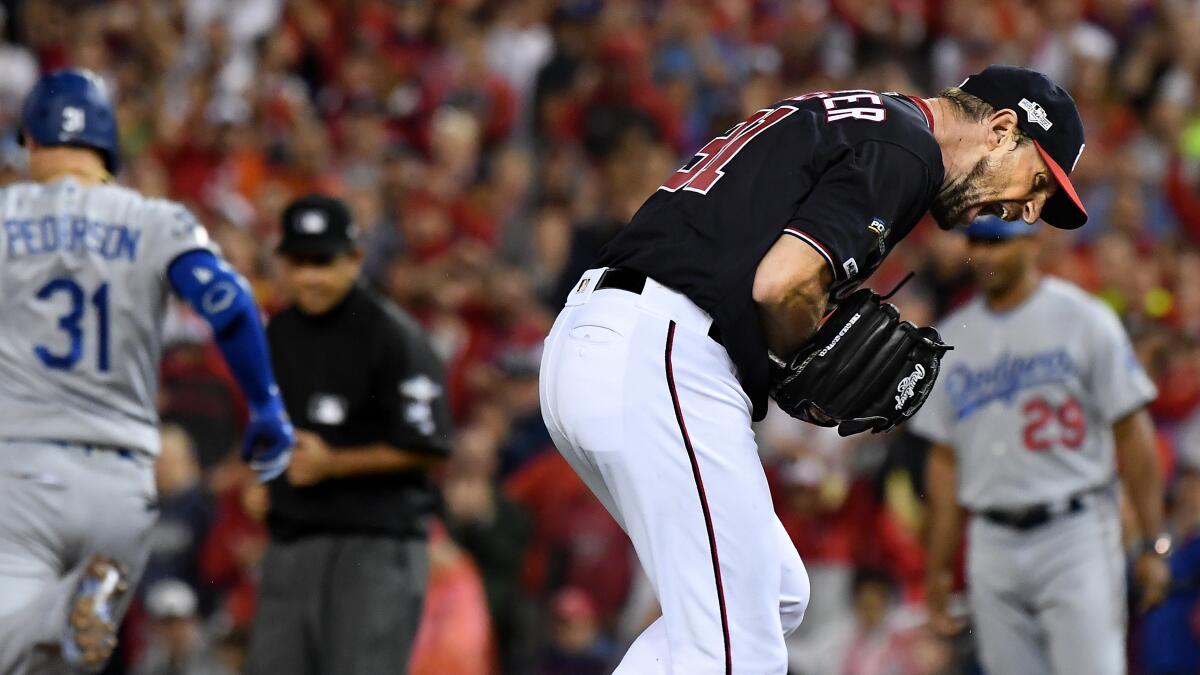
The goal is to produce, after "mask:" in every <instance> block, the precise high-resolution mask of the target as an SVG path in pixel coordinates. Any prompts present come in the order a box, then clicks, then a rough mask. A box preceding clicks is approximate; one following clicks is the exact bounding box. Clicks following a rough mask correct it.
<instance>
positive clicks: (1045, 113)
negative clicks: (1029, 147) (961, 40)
mask: <svg viewBox="0 0 1200 675" xmlns="http://www.w3.org/2000/svg"><path fill="white" fill-rule="evenodd" d="M959 89H962V90H963V91H965V92H967V93H968V94H971V95H972V96H976V97H978V98H980V99H982V100H983V101H985V102H987V103H988V104H989V105H991V106H992V107H993V108H995V109H996V110H1003V109H1009V110H1012V111H1013V112H1015V113H1017V127H1018V128H1020V129H1021V131H1023V132H1024V133H1025V135H1026V136H1029V137H1030V138H1032V139H1033V145H1034V146H1035V147H1036V148H1037V151H1038V154H1040V155H1041V156H1042V160H1043V161H1045V162H1046V166H1048V167H1049V168H1050V173H1052V174H1054V178H1055V179H1056V180H1057V181H1058V191H1057V192H1055V193H1054V194H1053V195H1052V196H1051V197H1050V199H1048V200H1046V205H1045V206H1043V207H1042V220H1044V221H1046V222H1047V223H1050V224H1051V225H1053V226H1054V227H1057V228H1061V229H1064V230H1074V229H1075V228H1077V227H1080V226H1082V225H1083V224H1084V223H1086V222H1087V219H1088V214H1087V209H1085V208H1084V207H1083V200H1081V199H1080V198H1079V195H1078V194H1077V193H1076V192H1075V186H1074V185H1072V184H1071V178H1070V174H1071V171H1073V170H1074V169H1075V163H1076V162H1078V161H1079V156H1080V155H1082V154H1083V147H1084V138H1083V120H1082V119H1080V117H1079V110H1078V109H1077V108H1076V107H1075V99H1073V98H1071V95H1070V94H1068V93H1067V92H1066V90H1065V89H1063V88H1062V87H1060V86H1058V85H1057V84H1054V82H1052V81H1051V80H1050V78H1048V77H1046V76H1045V75H1043V74H1041V73H1039V72H1037V71H1035V70H1029V69H1028V68H1020V67H1018V66H1005V65H993V66H988V67H987V68H984V69H983V71H981V72H979V73H976V74H974V75H972V76H970V77H968V78H967V79H965V80H963V83H962V84H961V85H959Z"/></svg>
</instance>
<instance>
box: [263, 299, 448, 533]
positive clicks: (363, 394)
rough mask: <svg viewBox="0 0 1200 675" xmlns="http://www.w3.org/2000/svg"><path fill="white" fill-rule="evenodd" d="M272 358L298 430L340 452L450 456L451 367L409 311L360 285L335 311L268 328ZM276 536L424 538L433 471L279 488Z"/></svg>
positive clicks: (284, 315)
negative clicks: (376, 448)
mask: <svg viewBox="0 0 1200 675" xmlns="http://www.w3.org/2000/svg"><path fill="white" fill-rule="evenodd" d="M267 340H268V342H269V343H270V347H271V362H272V364H273V365H274V367H275V374H276V376H277V377H278V381H279V388H280V391H281V392H282V394H283V400H284V404H285V405H286V406H287V411H288V415H289V416H290V417H291V418H292V423H293V424H294V425H295V426H296V428H298V429H304V430H307V431H311V432H313V433H316V434H317V435H319V436H320V437H321V438H322V439H324V440H325V442H326V443H328V444H329V445H330V447H331V449H332V451H333V452H337V451H338V447H354V446H363V445H369V444H372V443H386V444H388V445H391V446H394V447H396V448H398V449H400V450H406V451H412V452H424V453H430V454H434V455H448V454H449V452H450V408H449V406H448V405H447V401H446V393H445V381H444V377H443V373H442V367H441V364H440V362H439V361H438V359H437V357H436V355H435V354H434V353H433V350H432V349H431V348H430V346H429V342H428V340H427V338H426V336H425V333H424V331H423V330H422V329H421V327H420V326H419V325H418V324H417V323H416V322H415V321H414V320H413V319H412V318H411V317H410V316H408V315H407V314H406V313H405V312H404V311H403V310H402V309H400V308H399V307H397V306H396V305H394V304H392V303H391V302H390V301H388V300H386V299H384V298H382V297H379V296H378V295H377V294H375V293H374V292H372V291H369V290H367V289H365V288H363V287H360V286H355V287H354V289H352V290H351V291H350V293H349V295H347V296H346V298H344V299H343V300H342V302H341V303H339V304H338V305H337V306H336V307H334V308H333V309H332V310H330V311H329V312H327V313H325V314H322V315H320V316H308V315H306V314H303V313H302V312H300V311H299V310H298V309H296V308H295V307H290V308H288V309H286V310H284V311H282V312H280V313H279V314H278V315H276V316H275V317H274V318H273V319H272V320H271V323H270V325H269V326H267ZM270 491H271V509H270V511H269V513H268V516H267V525H268V527H269V528H270V531H271V536H272V537H274V538H275V539H278V540H283V541H288V540H292V539H296V538H298V537H302V536H305V535H310V534H375V535H384V536H394V537H423V536H425V534H426V532H427V529H426V528H427V521H428V520H429V515H430V513H432V511H433V510H434V509H435V507H436V506H437V503H438V501H437V494H436V492H435V491H434V488H433V486H432V484H431V483H430V481H429V479H428V477H427V476H426V474H425V472H424V471H412V472H403V473H391V474H381V475H375V476H362V477H355V478H344V479H327V480H325V481H323V482H320V483H317V484H316V485H313V486H309V487H301V488H297V487H293V486H292V485H291V484H290V483H289V482H288V481H287V478H286V475H285V476H281V477H280V478H277V479H275V480H273V481H271V483H270Z"/></svg>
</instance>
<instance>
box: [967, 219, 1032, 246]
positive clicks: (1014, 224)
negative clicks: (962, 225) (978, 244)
mask: <svg viewBox="0 0 1200 675" xmlns="http://www.w3.org/2000/svg"><path fill="white" fill-rule="evenodd" d="M1035 232H1037V226H1036V225H1030V224H1029V223H1027V222H1025V221H1024V220H1021V219H1020V218H1017V219H1016V220H1004V219H1003V218H999V217H997V216H980V217H978V218H976V219H975V220H973V221H971V224H970V225H968V226H967V230H966V235H967V238H968V239H972V240H982V241H1008V240H1009V239H1016V238H1017V237H1028V236H1031V235H1033V234H1034V233H1035Z"/></svg>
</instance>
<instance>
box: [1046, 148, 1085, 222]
mask: <svg viewBox="0 0 1200 675" xmlns="http://www.w3.org/2000/svg"><path fill="white" fill-rule="evenodd" d="M1033 146H1034V147H1035V148H1037V151H1038V154H1039V155H1041V156H1042V160H1043V161H1044V162H1046V166H1047V167H1049V168H1050V173H1052V174H1054V179H1055V180H1057V181H1058V191H1057V192H1055V193H1054V195H1053V196H1052V197H1050V199H1047V200H1046V205H1045V206H1044V207H1042V220H1044V221H1046V222H1047V223H1049V224H1050V225H1052V226H1054V227H1057V228H1059V229H1062V230H1074V229H1076V228H1078V227H1082V226H1083V224H1084V223H1086V222H1087V219H1088V212H1087V209H1085V208H1084V207H1083V200H1082V199H1080V198H1079V194H1078V193H1077V192H1075V186H1074V185H1072V184H1071V178H1070V176H1068V175H1067V172H1066V171H1063V168H1062V167H1061V166H1059V165H1058V162H1056V161H1054V158H1053V157H1051V156H1050V154H1049V153H1047V152H1046V151H1045V150H1044V149H1042V146H1041V145H1040V144H1039V143H1038V142H1037V141H1034V142H1033Z"/></svg>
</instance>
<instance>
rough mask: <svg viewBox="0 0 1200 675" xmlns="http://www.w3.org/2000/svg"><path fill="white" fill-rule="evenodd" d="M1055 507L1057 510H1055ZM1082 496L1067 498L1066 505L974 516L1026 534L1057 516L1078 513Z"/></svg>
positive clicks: (988, 510) (1038, 505)
mask: <svg viewBox="0 0 1200 675" xmlns="http://www.w3.org/2000/svg"><path fill="white" fill-rule="evenodd" d="M1056 507H1057V508H1056ZM1083 507H1084V503H1083V495H1082V494H1076V495H1071V496H1070V497H1069V498H1067V501H1066V504H1065V505H1064V504H1063V503H1062V502H1059V503H1058V504H1034V505H1033V506H1026V507H1024V508H1019V509H984V510H982V511H976V514H977V515H979V516H980V517H982V518H983V519H984V520H987V521H989V522H993V523H996V524H997V525H1004V526H1005V527H1011V528H1013V529H1015V530H1020V531H1022V532H1026V531H1029V530H1032V529H1034V528H1036V527H1041V526H1042V525H1045V524H1046V523H1048V522H1050V521H1052V520H1054V519H1055V518H1057V517H1059V516H1066V515H1070V514H1072V513H1079V512H1080V511H1082V510H1083Z"/></svg>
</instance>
